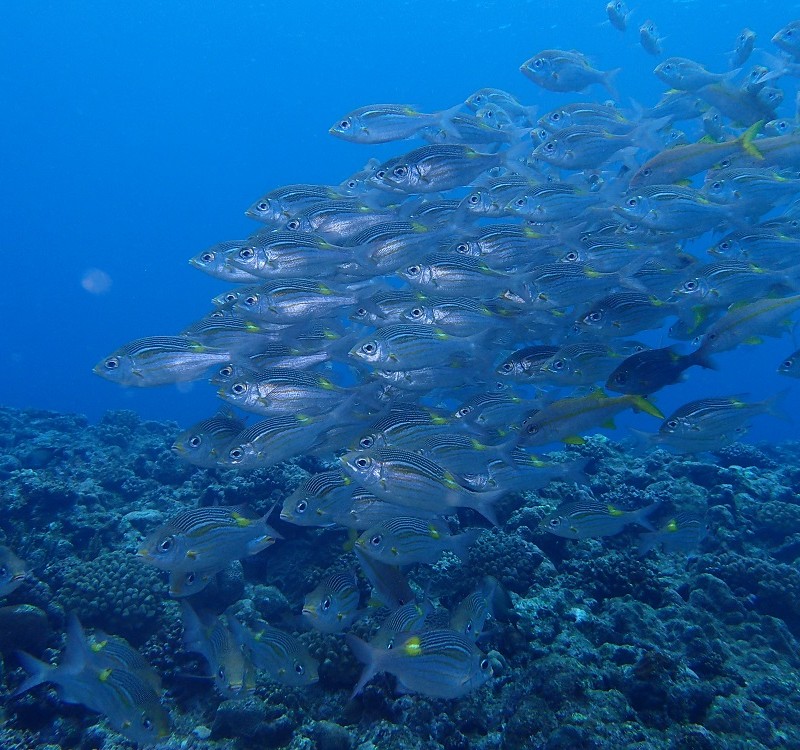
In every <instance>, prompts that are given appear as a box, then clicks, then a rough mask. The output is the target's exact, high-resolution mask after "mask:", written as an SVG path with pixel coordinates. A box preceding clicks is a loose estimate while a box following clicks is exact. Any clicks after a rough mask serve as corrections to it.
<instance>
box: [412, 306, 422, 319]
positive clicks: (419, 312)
mask: <svg viewBox="0 0 800 750" xmlns="http://www.w3.org/2000/svg"><path fill="white" fill-rule="evenodd" d="M409 314H410V315H411V317H412V318H421V317H422V308H421V307H415V308H414V309H413V310H412V311H411V312H410V313H409Z"/></svg>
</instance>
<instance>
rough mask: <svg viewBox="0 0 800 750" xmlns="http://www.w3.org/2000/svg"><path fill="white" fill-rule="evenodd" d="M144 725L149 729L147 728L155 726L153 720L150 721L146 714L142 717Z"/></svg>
mask: <svg viewBox="0 0 800 750" xmlns="http://www.w3.org/2000/svg"><path fill="white" fill-rule="evenodd" d="M142 726H143V727H144V728H145V729H147V730H150V729H152V728H153V722H152V721H150V719H148V718H147V717H146V716H143V717H142Z"/></svg>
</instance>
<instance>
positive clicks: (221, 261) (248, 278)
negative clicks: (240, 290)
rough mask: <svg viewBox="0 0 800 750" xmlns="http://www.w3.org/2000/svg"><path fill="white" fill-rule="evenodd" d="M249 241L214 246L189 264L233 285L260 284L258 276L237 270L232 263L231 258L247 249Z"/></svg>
mask: <svg viewBox="0 0 800 750" xmlns="http://www.w3.org/2000/svg"><path fill="white" fill-rule="evenodd" d="M247 244H248V240H228V241H226V242H218V243H217V244H216V245H212V246H211V247H210V248H208V250H203V252H201V253H198V254H197V255H195V256H193V257H192V258H190V259H189V264H190V265H192V266H193V267H194V268H197V269H198V270H199V271H203V273H207V274H208V275H209V276H212V277H214V278H215V279H221V280H222V281H228V282H230V283H231V284H253V283H258V276H254V275H253V274H251V273H248V272H247V271H245V270H243V269H242V268H237V267H236V266H234V265H233V264H232V263H231V262H230V258H231V257H232V256H233V255H235V254H236V253H238V252H239V250H241V249H242V248H243V247H247Z"/></svg>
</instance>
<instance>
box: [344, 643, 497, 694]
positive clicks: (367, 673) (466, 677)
mask: <svg viewBox="0 0 800 750" xmlns="http://www.w3.org/2000/svg"><path fill="white" fill-rule="evenodd" d="M346 640H347V645H348V646H350V649H351V650H352V651H353V653H354V654H355V656H356V658H357V659H358V660H359V661H360V662H363V663H364V664H365V665H366V666H365V667H364V671H363V672H362V673H361V677H360V679H359V681H358V684H357V685H356V687H355V689H354V690H353V696H356V695H358V694H359V693H361V692H362V691H363V689H364V686H365V685H366V684H367V683H368V682H369V681H370V680H371V679H372V678H373V677H375V675H377V674H379V673H380V672H388V673H389V674H393V675H394V676H395V677H396V678H397V680H398V683H399V685H400V686H401V687H402V689H403V690H404V691H407V692H412V693H420V694H421V695H427V696H429V697H431V698H459V697H460V696H462V695H466V694H467V693H469V692H471V691H472V690H476V689H477V688H479V687H480V686H481V685H483V684H484V683H485V682H486V681H487V680H488V679H489V678H490V677H491V676H492V666H491V663H490V662H489V659H488V658H486V655H485V654H484V653H483V652H482V651H481V650H480V649H478V647H477V646H476V645H475V641H473V640H472V639H471V638H468V637H467V636H465V635H462V634H461V633H456V632H454V631H452V630H428V631H424V632H422V633H410V634H404V635H402V636H401V637H399V638H396V639H395V642H394V645H393V647H392V648H391V649H385V648H376V647H374V646H372V645H370V644H369V643H365V642H364V641H362V640H361V639H360V638H357V637H356V636H354V635H352V634H348V635H347V636H346Z"/></svg>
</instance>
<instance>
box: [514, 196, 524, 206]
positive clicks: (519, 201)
mask: <svg viewBox="0 0 800 750" xmlns="http://www.w3.org/2000/svg"><path fill="white" fill-rule="evenodd" d="M514 205H515V206H516V207H517V208H522V207H523V206H524V205H525V199H524V198H517V199H516V200H515V201H514Z"/></svg>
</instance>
